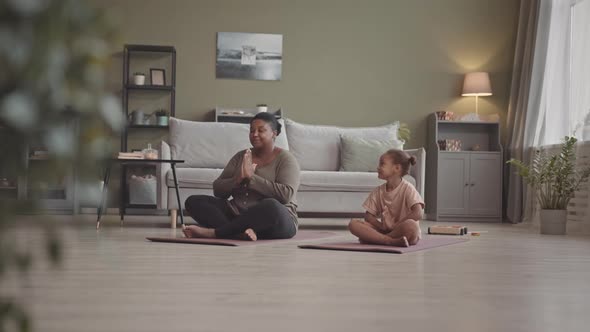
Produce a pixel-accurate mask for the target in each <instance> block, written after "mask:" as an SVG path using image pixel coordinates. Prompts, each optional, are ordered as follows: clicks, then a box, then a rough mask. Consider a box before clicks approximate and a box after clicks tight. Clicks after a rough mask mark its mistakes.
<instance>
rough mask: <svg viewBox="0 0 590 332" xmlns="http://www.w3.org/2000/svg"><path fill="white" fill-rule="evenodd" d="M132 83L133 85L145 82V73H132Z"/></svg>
mask: <svg viewBox="0 0 590 332" xmlns="http://www.w3.org/2000/svg"><path fill="white" fill-rule="evenodd" d="M133 83H135V85H144V84H145V74H144V73H141V72H135V73H133Z"/></svg>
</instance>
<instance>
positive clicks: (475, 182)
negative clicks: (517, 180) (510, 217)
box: [426, 114, 503, 222]
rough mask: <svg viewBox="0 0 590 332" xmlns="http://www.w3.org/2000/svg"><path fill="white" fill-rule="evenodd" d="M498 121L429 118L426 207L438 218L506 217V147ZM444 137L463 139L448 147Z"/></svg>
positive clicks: (494, 218)
mask: <svg viewBox="0 0 590 332" xmlns="http://www.w3.org/2000/svg"><path fill="white" fill-rule="evenodd" d="M499 135H500V132H499V124H498V123H497V122H460V121H441V120H438V119H437V118H436V116H435V115H434V114H433V115H432V116H431V118H430V119H429V135H428V152H427V153H426V156H427V163H426V169H427V179H426V188H427V191H426V212H427V215H428V218H429V219H431V220H437V221H453V222H462V221H480V222H482V221H489V222H501V221H502V166H503V157H502V147H501V145H500V142H499ZM441 140H458V141H460V143H461V144H460V146H461V148H460V149H457V150H458V151H446V150H445V144H444V142H441V143H442V144H439V141H441Z"/></svg>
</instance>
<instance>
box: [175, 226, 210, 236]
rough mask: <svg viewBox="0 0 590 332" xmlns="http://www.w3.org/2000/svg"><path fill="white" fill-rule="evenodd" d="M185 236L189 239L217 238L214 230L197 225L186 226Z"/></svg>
mask: <svg viewBox="0 0 590 332" xmlns="http://www.w3.org/2000/svg"><path fill="white" fill-rule="evenodd" d="M182 232H183V233H184V235H185V236H186V237H188V238H205V239H214V238H215V230H214V229H212V228H204V227H199V226H195V225H190V226H186V228H185V229H183V230H182Z"/></svg>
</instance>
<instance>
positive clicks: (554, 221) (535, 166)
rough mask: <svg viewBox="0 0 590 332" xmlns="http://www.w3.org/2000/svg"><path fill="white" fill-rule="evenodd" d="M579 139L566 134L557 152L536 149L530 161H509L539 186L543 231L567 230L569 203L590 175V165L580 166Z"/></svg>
mask: <svg viewBox="0 0 590 332" xmlns="http://www.w3.org/2000/svg"><path fill="white" fill-rule="evenodd" d="M576 142H577V139H576V138H575V137H569V136H566V137H565V141H564V143H563V144H562V146H561V151H560V152H559V153H558V154H554V155H549V154H548V153H547V152H546V151H545V150H543V149H539V150H536V151H535V155H534V156H533V160H532V161H531V164H530V165H526V164H524V163H523V162H522V161H520V160H516V159H510V160H508V161H507V163H508V164H512V165H514V166H515V167H516V168H517V170H518V174H519V175H520V176H522V178H523V179H524V180H525V181H526V183H528V184H530V185H532V187H533V188H534V190H535V194H536V197H537V200H538V201H539V205H540V206H541V212H540V221H541V234H556V235H563V234H565V231H566V221H567V205H568V203H569V201H570V199H572V197H574V194H575V192H576V191H577V190H578V188H579V187H580V184H582V183H584V182H585V181H586V180H588V176H590V167H586V168H584V169H578V170H576V154H575V151H574V149H575V144H576Z"/></svg>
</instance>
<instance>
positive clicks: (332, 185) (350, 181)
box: [299, 171, 416, 193]
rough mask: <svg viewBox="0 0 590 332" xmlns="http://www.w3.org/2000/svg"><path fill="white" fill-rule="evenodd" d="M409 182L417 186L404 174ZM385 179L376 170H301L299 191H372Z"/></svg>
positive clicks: (411, 178) (412, 179) (410, 177)
mask: <svg viewBox="0 0 590 332" xmlns="http://www.w3.org/2000/svg"><path fill="white" fill-rule="evenodd" d="M404 179H406V180H407V181H408V182H410V183H411V184H412V185H414V186H416V181H415V180H414V178H413V177H412V176H410V175H406V176H404ZM381 184H383V180H381V179H379V178H378V177H377V173H376V172H372V173H369V172H333V171H301V179H300V184H299V191H336V192H337V191H352V192H357V191H364V192H367V193H369V192H371V191H373V189H375V188H377V187H378V186H379V185H381Z"/></svg>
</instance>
